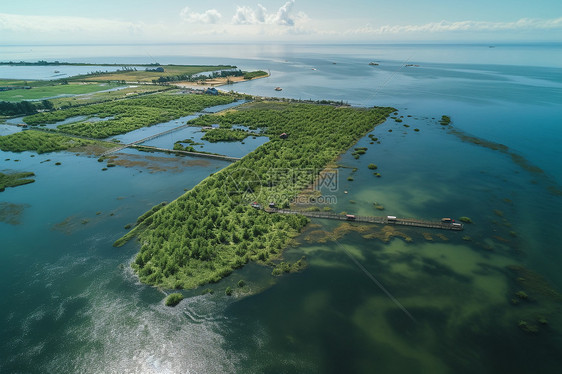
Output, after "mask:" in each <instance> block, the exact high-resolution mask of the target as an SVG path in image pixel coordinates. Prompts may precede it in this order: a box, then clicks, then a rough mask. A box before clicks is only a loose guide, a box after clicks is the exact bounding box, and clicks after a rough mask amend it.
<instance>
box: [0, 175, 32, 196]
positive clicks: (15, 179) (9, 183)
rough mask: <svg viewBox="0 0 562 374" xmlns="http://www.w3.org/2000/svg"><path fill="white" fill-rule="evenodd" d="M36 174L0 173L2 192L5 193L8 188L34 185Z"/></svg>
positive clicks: (0, 190) (0, 189)
mask: <svg viewBox="0 0 562 374" xmlns="http://www.w3.org/2000/svg"><path fill="white" fill-rule="evenodd" d="M34 176H35V174H34V173H31V172H23V173H0V192H3V191H4V190H5V189H6V188H7V187H17V186H23V185H24V184H28V183H33V182H35V179H30V178H29V177H34Z"/></svg>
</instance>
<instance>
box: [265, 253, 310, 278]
mask: <svg viewBox="0 0 562 374" xmlns="http://www.w3.org/2000/svg"><path fill="white" fill-rule="evenodd" d="M306 267H307V263H306V259H305V257H304V256H303V257H301V258H300V259H299V260H298V261H295V262H293V263H291V262H284V261H283V262H280V263H278V264H277V265H275V267H274V268H273V271H272V272H271V275H275V276H280V275H283V274H287V273H298V272H299V271H302V270H304V269H305V268H306Z"/></svg>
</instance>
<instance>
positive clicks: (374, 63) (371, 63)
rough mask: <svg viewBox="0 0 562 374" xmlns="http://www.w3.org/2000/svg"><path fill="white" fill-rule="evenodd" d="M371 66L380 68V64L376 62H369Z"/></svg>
mask: <svg viewBox="0 0 562 374" xmlns="http://www.w3.org/2000/svg"><path fill="white" fill-rule="evenodd" d="M369 65H371V66H378V65H379V64H378V63H376V62H373V61H371V62H369Z"/></svg>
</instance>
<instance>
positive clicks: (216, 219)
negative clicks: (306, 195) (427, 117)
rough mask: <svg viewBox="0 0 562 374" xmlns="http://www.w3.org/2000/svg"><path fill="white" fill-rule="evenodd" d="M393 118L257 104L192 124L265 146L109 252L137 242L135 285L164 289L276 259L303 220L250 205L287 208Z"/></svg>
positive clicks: (375, 111)
mask: <svg viewBox="0 0 562 374" xmlns="http://www.w3.org/2000/svg"><path fill="white" fill-rule="evenodd" d="M393 110H394V109H392V108H371V109H366V108H337V107H335V106H328V105H312V104H289V103H283V102H261V103H250V104H245V105H244V106H242V107H239V108H238V109H237V110H231V111H229V112H227V113H225V114H221V115H206V116H202V117H200V118H198V119H195V120H193V121H192V124H194V125H201V126H207V125H210V124H217V123H218V124H219V125H220V127H222V128H230V127H232V125H243V126H246V127H248V128H250V129H258V128H260V129H262V131H264V132H265V133H266V134H267V135H270V136H271V141H269V142H268V143H266V144H264V145H262V146H260V147H259V148H257V149H256V150H255V151H253V152H252V153H250V154H248V155H247V156H246V157H244V158H243V159H242V160H240V161H238V162H236V163H235V164H232V165H230V166H229V167H227V168H225V169H223V170H221V171H220V172H217V173H215V174H212V175H211V176H209V177H207V178H206V179H205V180H203V181H202V182H201V183H199V184H198V185H197V186H195V187H194V188H193V189H192V190H190V191H188V192H187V193H186V194H184V195H183V196H181V197H179V198H178V199H177V200H175V201H173V202H172V203H170V204H168V205H167V206H165V207H163V208H162V209H160V210H159V211H157V212H155V213H154V214H151V215H150V219H151V222H150V223H146V220H144V221H143V224H142V225H138V226H137V227H135V228H134V229H133V230H132V231H131V232H129V233H128V234H127V235H126V236H125V237H123V238H122V239H120V240H119V241H118V242H116V243H115V245H117V246H118V245H122V244H124V242H125V241H126V240H127V239H129V238H131V237H132V236H134V235H138V236H139V239H140V243H141V250H140V252H139V254H138V255H137V257H136V258H135V260H134V262H133V264H132V267H133V269H134V270H135V272H136V273H137V274H138V275H139V277H140V279H141V281H143V282H145V283H148V284H152V285H156V286H160V287H165V288H194V287H197V286H199V285H202V284H205V283H209V282H217V281H219V280H220V279H221V278H223V277H226V276H228V275H229V274H230V273H231V272H232V271H233V270H234V269H236V268H239V267H242V266H244V264H246V263H248V262H250V261H255V262H259V263H267V262H268V261H270V260H273V259H276V258H278V257H279V255H280V253H281V252H282V250H283V249H284V248H285V247H287V245H289V243H290V242H291V239H292V238H293V237H294V236H295V235H297V234H298V232H299V231H300V230H301V229H302V228H303V227H304V226H305V225H306V223H307V222H308V219H307V218H306V217H303V216H298V215H281V214H268V213H266V212H264V211H262V210H257V209H254V208H253V207H251V206H250V203H251V202H253V201H256V202H259V203H260V204H261V205H262V206H266V205H267V204H268V203H269V202H271V201H274V202H275V203H276V205H277V206H279V207H287V206H289V203H290V202H291V200H292V199H293V198H294V197H295V196H297V194H298V193H299V192H300V191H301V190H303V189H304V188H305V187H306V186H308V185H309V184H310V183H312V182H313V181H314V180H315V178H316V177H317V175H318V173H319V172H320V171H321V170H322V169H323V168H324V167H325V165H326V164H328V163H329V162H330V161H333V160H334V159H335V158H336V157H337V156H338V155H339V154H341V153H342V152H344V151H345V150H347V149H348V148H349V147H351V146H352V145H353V144H354V143H355V142H356V141H357V140H358V139H360V138H361V137H362V136H364V135H365V134H366V133H367V132H368V131H370V130H372V129H373V127H374V126H375V125H377V124H379V123H382V122H383V121H384V120H385V119H386V117H387V116H388V115H389V114H390V113H391V112H392V111H393ZM214 131H216V130H214ZM282 133H288V134H290V136H289V137H288V138H285V139H282V138H280V137H279V134H282ZM280 171H283V172H280Z"/></svg>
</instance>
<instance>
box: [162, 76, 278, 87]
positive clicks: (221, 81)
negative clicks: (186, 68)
mask: <svg viewBox="0 0 562 374" xmlns="http://www.w3.org/2000/svg"><path fill="white" fill-rule="evenodd" d="M268 77H270V74H269V73H268V74H267V75H262V76H260V77H255V78H250V79H244V77H226V78H213V79H208V80H205V81H203V82H188V81H180V82H176V83H174V84H173V85H174V86H178V87H180V88H190V89H204V88H213V87H221V86H227V85H230V84H232V85H234V84H236V83H240V82H249V81H252V80H255V79H261V78H268Z"/></svg>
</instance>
